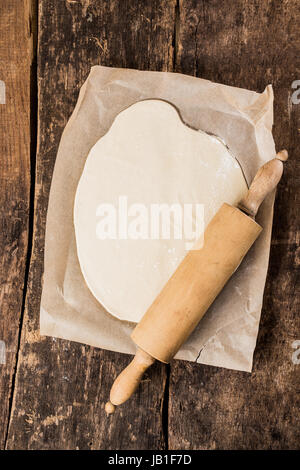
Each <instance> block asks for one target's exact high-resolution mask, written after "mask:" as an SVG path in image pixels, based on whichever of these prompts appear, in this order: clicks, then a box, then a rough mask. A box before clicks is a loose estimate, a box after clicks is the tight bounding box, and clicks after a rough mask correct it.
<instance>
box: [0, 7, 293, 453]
mask: <svg viewBox="0 0 300 470" xmlns="http://www.w3.org/2000/svg"><path fill="white" fill-rule="evenodd" d="M5 3H6V2H5ZM10 3H11V4H12V5H11V6H10V7H6V6H5V8H6V9H9V11H10V13H9V15H10V16H9V17H8V16H7V20H6V23H7V24H8V25H9V27H10V29H12V28H17V30H18V31H19V32H20V31H22V28H24V31H26V32H28V29H26V28H28V22H26V21H25V20H26V18H27V17H26V15H24V16H23V15H22V14H20V10H19V9H18V15H17V16H18V22H17V23H16V24H14V25H13V26H12V24H11V18H12V17H13V15H14V14H15V15H16V13H15V12H16V3H17V2H10ZM23 3H24V5H25V7H26V6H28V5H29V1H28V2H26V1H24V2H23ZM33 3H34V2H33ZM228 3H229V2H225V1H220V0H210V1H196V0H170V1H159V0H157V1H151V0H146V1H144V2H140V1H138V0H122V1H116V0H113V1H110V2H104V1H103V2H100V1H97V0H81V1H75V0H64V1H57V0H41V1H40V2H39V15H38V16H39V51H38V86H39V93H38V100H37V102H38V131H39V132H38V135H39V140H38V149H37V156H36V178H35V198H34V206H33V205H32V207H31V213H32V214H33V210H34V234H33V247H32V256H31V261H30V271H29V278H28V282H27V279H26V276H25V265H26V257H27V258H28V254H29V256H30V245H29V251H27V248H26V244H27V238H28V203H29V181H30V177H29V151H28V149H29V137H28V136H29V134H28V130H27V134H26V136H27V137H25V138H24V136H23V134H24V132H23V131H24V129H25V128H26V129H28V119H29V118H28V105H27V104H28V99H29V98H28V97H29V95H28V93H29V92H28V87H27V88H26V90H27V92H24V93H25V94H24V95H22V96H20V95H19V98H18V99H19V100H20V103H22V106H23V112H24V113H25V116H24V117H23V118H22V122H23V123H24V126H23V127H22V129H21V128H20V127H15V128H14V132H15V133H14V134H13V135H11V136H10V140H9V142H10V145H12V143H14V144H15V143H16V142H18V148H17V149H16V152H15V155H16V156H15V157H14V159H13V166H11V167H8V168H6V167H5V166H4V169H3V168H2V167H3V165H1V170H0V171H1V173H0V174H1V191H0V194H1V197H2V198H4V197H5V198H6V199H3V201H4V204H7V205H8V207H9V208H10V210H11V214H12V216H11V218H8V217H7V212H6V213H5V214H4V215H3V216H2V212H1V219H0V220H1V226H0V227H1V235H0V250H2V251H1V255H2V252H4V253H5V254H6V253H7V255H6V257H5V256H4V257H3V256H2V257H1V259H2V265H1V266H3V267H2V272H1V274H0V276H1V275H2V277H1V281H2V283H1V290H0V299H1V313H3V312H4V317H3V315H2V316H1V317H2V323H0V325H1V327H2V325H3V331H4V334H5V338H6V340H7V341H8V344H9V345H10V346H9V348H10V349H11V350H12V352H11V357H10V358H9V361H7V365H6V366H5V367H3V366H1V365H0V371H1V372H0V374H1V375H0V380H1V382H0V384H1V402H0V408H1V410H0V417H1V418H2V417H3V419H2V420H1V424H0V432H1V433H2V434H0V436H2V441H1V444H0V445H2V447H4V445H5V446H6V448H8V449H143V448H144V449H145V448H148V449H163V448H170V449H214V448H217V449H237V448H239V449H243V448H248V449H261V448H267V449H269V448H271V449H280V448H285V449H287V448H290V449H294V448H299V435H298V436H297V434H296V433H297V424H296V419H297V412H298V410H297V408H299V402H298V403H297V387H298V391H299V379H298V377H299V369H297V368H299V365H295V364H293V362H292V360H291V357H292V353H293V352H294V350H293V348H292V342H293V341H294V340H297V339H299V338H298V337H297V335H298V336H299V320H298V318H297V314H298V311H299V287H298V285H297V266H298V264H299V251H298V252H297V251H296V250H297V248H298V245H299V237H298V238H297V219H298V220H299V217H298V214H297V210H298V207H299V192H297V189H298V187H299V172H298V171H297V170H298V168H297V162H296V157H297V155H296V147H297V143H298V141H299V109H300V106H299V105H296V104H292V103H291V100H290V98H291V94H292V92H293V90H292V88H291V84H292V82H293V80H296V79H297V78H300V77H297V69H296V64H297V41H298V35H297V5H296V1H295V0H289V1H279V0H277V1H276V0H274V1H272V2H269V1H267V0H264V1H258V0H257V1H255V0H248V1H247V2H244V1H242V0H238V1H232V2H230V7H229V6H228ZM0 4H1V6H0V13H2V10H1V8H4V7H2V4H4V2H2V3H1V2H0ZM18 5H19V2H18ZM25 7H24V8H25ZM24 11H28V10H24ZM0 18H1V20H0V21H1V22H3V21H5V18H4V17H2V15H0ZM3 18H4V19H3ZM22 18H24V24H22ZM298 20H299V13H298ZM6 23H5V24H6ZM24 25H26V26H24ZM0 34H1V33H0ZM26 34H27V33H26ZM6 37H7V34H6ZM4 41H5V38H4V37H3V35H2V37H0V52H1V59H2V50H3V43H4ZM18 41H20V47H27V41H25V40H24V41H21V34H19V36H18ZM21 42H22V43H24V44H22V45H21ZM18 44H19V43H18ZM298 45H299V44H298ZM18 51H19V50H18ZM5 53H6V51H5ZM19 53H20V51H19ZM20 54H22V56H26V51H25V50H24V49H23V52H22V53H20ZM7 57H9V55H7ZM27 57H29V59H28V62H26V60H25V59H24V60H25V62H26V66H24V67H25V69H22V67H21V64H23V62H21V61H20V67H19V69H18V70H19V73H20V76H23V77H27V79H28V75H26V73H28V67H30V62H31V55H30V53H29V52H28V54H27ZM7 61H8V58H7ZM7 63H8V62H7ZM0 64H1V62H0ZM94 64H102V65H109V66H116V67H132V68H139V69H144V70H169V71H179V72H182V73H187V74H191V75H195V76H199V77H203V78H207V79H211V80H214V81H217V82H222V83H227V84H229V85H234V86H241V87H245V88H249V89H253V90H257V91H262V90H263V89H264V87H265V85H266V84H268V83H273V85H274V89H275V127H274V137H275V142H276V146H277V148H278V149H279V148H281V147H287V148H288V150H289V153H290V160H289V162H288V164H287V166H286V170H285V175H284V178H283V180H282V182H281V183H280V188H279V192H278V197H277V201H276V211H275V220H274V230H273V238H272V247H271V259H270V268H269V274H268V281H267V286H266V291H265V298H264V308H263V314H262V324H261V329H260V333H259V338H258V346H257V349H256V352H255V357H254V372H253V374H252V375H249V374H246V373H241V372H234V371H228V370H224V369H219V368H213V367H208V366H203V365H199V364H191V363H186V362H183V361H173V362H172V364H171V366H170V368H167V367H166V366H164V365H162V364H161V365H160V364H157V365H155V366H154V367H153V368H152V369H150V370H149V373H148V374H147V376H146V377H145V380H144V381H143V384H142V386H141V388H140V389H139V391H138V392H137V393H136V395H135V396H134V397H133V398H132V400H131V401H130V402H128V405H127V406H124V407H122V408H121V409H120V412H119V413H117V414H116V415H114V416H110V417H109V418H106V416H105V413H104V408H103V406H104V402H105V400H106V398H107V396H108V393H109V387H110V385H111V380H112V377H113V376H115V375H116V374H117V372H119V371H120V370H121V369H122V368H123V367H124V365H125V364H126V363H127V362H128V357H126V356H123V355H120V354H117V353H112V352H108V351H102V350H99V349H96V348H92V347H89V346H85V345H79V344H75V343H71V342H68V341H63V340H59V339H54V338H53V339H52V338H45V337H40V336H39V331H38V326H39V319H38V315H39V301H40V294H41V279H42V272H43V245H44V230H45V217H46V210H47V200H48V194H49V189H50V182H51V175H52V170H53V166H54V162H55V156H56V152H57V147H58V143H59V139H60V136H61V132H62V130H63V128H64V126H65V124H66V122H67V120H68V118H69V116H70V114H71V112H72V109H73V107H74V104H75V102H76V99H77V96H78V91H79V88H80V86H81V85H82V83H83V81H84V80H85V78H86V76H87V74H88V72H89V69H90V66H91V65H94ZM0 67H1V65H0ZM14 70H15V68H14ZM0 72H2V68H0ZM1 78H2V77H1V75H0V79H1ZM19 80H20V79H19ZM31 82H32V83H34V78H31ZM13 83H14V86H15V87H16V84H18V83H19V82H18V81H16V79H15V78H14V79H13ZM17 86H18V87H19V85H17ZM33 89H34V87H33ZM26 93H27V94H26ZM26 100H27V101H26ZM16 103H17V101H16V99H15V108H12V112H16V110H17V109H18V107H17V104H16ZM0 106H1V105H0ZM0 112H1V108H0ZM7 116H9V115H7ZM17 117H19V115H18V116H17ZM5 119H6V121H4V122H5V123H6V124H5V125H6V127H7V126H8V125H9V123H10V122H11V120H13V119H15V118H14V115H13V114H12V115H10V117H9V119H10V121H8V118H7V117H6V118H5ZM2 121H3V119H2V118H0V123H1V127H2ZM25 123H27V124H26V125H25ZM26 126H27V127H26ZM20 136H22V139H24V142H23V141H22V139H21V142H23V145H24V148H23V149H22V150H21V147H20V146H21V144H19V141H20ZM7 146H8V144H5V145H4V146H3V145H2V147H1V157H2V160H1V161H3V159H5V158H7V157H6V155H7V153H5V152H7V150H6V149H7ZM32 153H33V152H32ZM21 156H22V159H21ZM2 175H3V176H2ZM21 176H22V178H21ZM2 178H3V182H4V183H2ZM3 184H4V186H3ZM10 185H11V186H10ZM3 187H5V188H7V189H5V191H3V189H2V188H3ZM9 188H10V189H9ZM12 188H13V189H12ZM9 190H10V192H8V191H9ZM2 193H3V194H2ZM5 194H6V196H4V195H5ZM1 202H2V200H1ZM14 217H15V218H14ZM2 220H3V221H4V222H3V223H2ZM15 221H18V222H16V223H17V224H18V225H17V230H16V228H15V225H14V223H15ZM2 232H3V233H2ZM4 236H5V238H4V239H3V238H1V237H4ZM29 238H30V236H29ZM297 255H298V256H297ZM12 259H13V263H12V262H11V260H12ZM3 260H4V264H3ZM7 273H9V276H10V277H8V276H7ZM7 278H8V279H9V282H7ZM24 279H25V286H24ZM4 281H5V283H6V284H5V285H4V284H3V283H4ZM6 285H7V286H8V287H6ZM3 286H4V287H3ZM24 287H25V288H26V289H25V290H24ZM6 289H8V290H6ZM7 292H8V294H7ZM24 293H26V302H25V305H24V309H23V308H22V298H23V297H24ZM23 310H24V316H23V321H22V322H21V330H20V331H21V341H20V347H19V353H18V358H17V372H16V374H14V368H15V364H16V353H17V351H16V349H17V347H18V325H19V322H20V318H22V311H23ZM0 331H1V335H2V330H0ZM1 335H0V340H1ZM2 336H3V335H2ZM7 338H8V339H7ZM297 374H298V377H297ZM297 379H298V381H297ZM10 387H11V388H12V393H10V391H9V389H10ZM2 396H4V400H2ZM10 397H12V398H13V399H12V400H11V401H10ZM10 404H11V405H12V406H11V407H10ZM8 421H9V430H8V435H7V436H6V434H7V425H8ZM0 439H1V437H0ZM4 441H5V442H4Z"/></svg>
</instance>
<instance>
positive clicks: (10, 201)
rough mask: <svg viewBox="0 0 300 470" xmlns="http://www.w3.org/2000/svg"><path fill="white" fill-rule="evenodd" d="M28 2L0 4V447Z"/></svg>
mask: <svg viewBox="0 0 300 470" xmlns="http://www.w3.org/2000/svg"><path fill="white" fill-rule="evenodd" d="M31 25H32V20H31V4H30V1H22V2H20V1H19V0H11V1H10V2H0V80H1V84H0V89H1V96H0V135H1V137H0V158H1V165H0V306H1V314H0V341H1V345H0V349H1V354H0V356H1V359H0V448H1V449H2V448H4V445H5V438H6V433H7V427H8V419H9V410H10V404H11V403H10V401H11V394H12V387H13V380H14V374H15V367H16V357H17V350H18V343H19V328H20V322H21V312H22V304H23V288H24V279H25V269H26V257H27V245H28V223H29V198H30V68H31V63H32V30H31Z"/></svg>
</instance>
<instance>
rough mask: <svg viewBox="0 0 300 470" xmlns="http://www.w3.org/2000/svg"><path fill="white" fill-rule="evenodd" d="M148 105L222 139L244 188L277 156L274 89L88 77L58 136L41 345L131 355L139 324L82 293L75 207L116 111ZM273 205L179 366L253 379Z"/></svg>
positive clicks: (178, 79)
mask: <svg viewBox="0 0 300 470" xmlns="http://www.w3.org/2000/svg"><path fill="white" fill-rule="evenodd" d="M147 98H148V99H149V98H158V99H164V100H166V101H169V102H170V103H171V104H173V105H175V106H176V107H177V108H178V110H179V112H180V114H181V117H182V119H183V121H184V122H185V123H186V124H188V125H190V126H192V127H193V128H196V129H202V130H204V131H206V132H210V133H213V134H215V135H217V136H219V137H221V138H222V139H223V140H224V141H225V143H226V144H227V145H228V147H229V148H230V150H231V151H232V153H233V154H234V155H235V156H236V158H237V159H238V160H239V162H240V164H241V166H242V168H243V171H244V174H245V177H246V179H247V182H248V184H249V183H250V182H251V180H252V179H253V177H254V175H255V173H256V171H257V170H258V168H259V167H260V166H261V165H262V164H263V163H264V162H266V161H268V160H270V159H271V158H273V157H274V155H275V146H274V141H273V138H272V132H271V130H272V123H273V92H272V87H271V86H270V85H269V86H267V88H266V89H265V91H264V92H263V93H261V94H259V93H255V92H252V91H248V90H244V89H239V88H233V87H229V86H225V85H220V84H216V83H212V82H210V81H207V80H202V79H199V78H194V77H189V76H186V75H181V74H175V73H168V72H141V71H137V70H129V69H117V68H110V67H102V66H95V67H93V68H92V69H91V72H90V75H89V77H88V79H87V80H86V82H85V84H84V85H83V87H82V88H81V91H80V95H79V98H78V102H77V105H76V107H75V109H74V112H73V114H72V116H71V118H70V120H69V122H68V124H67V126H66V128H65V130H64V132H63V135H62V138H61V142H60V145H59V150H58V154H57V159H56V163H55V169H54V174H53V179H52V185H51V191H50V198H49V206H48V214H47V226H46V240H45V264H44V283H43V292H42V299H41V311H40V332H41V334H42V335H48V336H56V337H59V338H65V339H68V340H72V341H78V342H81V343H86V344H90V345H92V346H98V347H100V348H104V349H109V350H113V351H119V352H123V353H131V354H133V353H135V346H134V344H133V343H132V341H131V339H130V333H131V331H132V330H133V328H134V326H135V324H133V323H129V322H125V321H121V320H118V319H117V318H115V317H113V316H112V315H110V314H109V313H107V312H106V311H105V309H104V308H103V307H102V306H101V305H100V304H99V303H98V302H97V300H96V299H95V298H94V297H93V295H92V294H91V292H90V291H89V289H88V288H87V286H86V284H85V281H84V278H83V276H82V273H81V270H80V267H79V262H78V258H77V252H76V244H75V235H74V227H73V204H74V197H75V191H76V187H77V184H78V181H79V178H80V175H81V172H82V170H83V166H84V163H85V160H86V157H87V155H88V153H89V150H90V149H91V147H92V146H93V145H94V144H95V143H96V141H97V140H98V139H99V138H100V137H102V136H103V135H104V134H105V133H106V132H107V131H108V129H109V128H110V126H111V124H112V122H113V120H114V118H115V116H116V115H117V114H118V113H119V112H120V111H121V110H123V109H125V108H127V107H128V106H130V105H132V104H133V103H135V102H137V101H139V100H143V99H147ZM273 202H274V193H273V194H272V195H270V196H269V197H268V198H267V199H266V201H264V203H263V205H262V207H261V209H260V212H259V215H258V218H257V221H258V223H260V224H261V225H262V226H263V228H264V230H263V232H262V234H261V235H260V237H259V239H258V240H257V242H256V243H255V245H254V246H253V248H252V249H251V250H250V252H249V253H248V255H247V256H246V258H245V259H244V261H243V262H242V264H241V266H240V267H239V269H238V270H237V271H236V272H235V274H234V275H233V277H232V278H231V280H230V281H229V282H228V284H227V285H226V286H225V288H224V290H223V291H222V293H221V294H220V295H219V297H218V298H217V299H216V301H215V302H214V303H213V305H212V306H211V308H210V309H209V311H208V312H207V313H206V315H205V317H204V318H203V319H202V320H201V322H200V323H199V325H198V327H197V329H196V330H195V331H194V333H193V334H192V336H191V337H190V338H189V339H188V341H187V342H186V343H185V344H184V345H183V347H182V348H181V350H180V351H179V352H178V354H177V355H176V358H178V359H186V360H189V361H197V362H200V363H204V364H210V365H214V366H220V367H226V368H231V369H238V370H243V371H249V372H250V371H251V369H252V358H253V352H254V348H255V344H256V338H257V332H258V327H259V319H260V313H261V306H262V298H263V291H264V284H265V279H266V273H267V266H268V258H269V247H270V236H271V227H272V217H273Z"/></svg>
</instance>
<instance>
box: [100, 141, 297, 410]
mask: <svg viewBox="0 0 300 470" xmlns="http://www.w3.org/2000/svg"><path fill="white" fill-rule="evenodd" d="M287 158H288V154H287V151H286V150H282V151H281V152H279V153H278V154H277V155H276V158H274V159H273V160H271V161H269V162H267V163H266V164H265V165H263V166H262V167H261V168H260V170H259V171H258V173H257V174H256V176H255V178H254V180H253V182H252V184H251V186H250V189H249V191H248V193H247V195H246V197H245V198H244V199H242V200H241V202H240V203H239V204H238V208H236V207H233V206H230V205H229V204H223V205H222V207H221V208H220V210H219V211H218V212H217V214H216V215H215V216H214V217H213V219H212V220H211V222H210V223H209V224H208V226H207V228H206V230H205V234H204V245H203V247H202V248H201V249H198V250H197V249H193V250H191V251H189V252H188V254H187V255H186V256H185V258H184V259H183V261H182V262H181V264H180V265H179V266H178V268H177V269H176V271H175V272H174V274H173V275H172V277H171V278H170V279H169V281H168V282H167V284H166V285H165V287H164V288H163V290H162V291H161V292H160V294H159V295H158V297H157V298H156V299H155V301H154V302H153V304H152V305H151V306H150V308H149V309H148V310H147V312H146V313H145V315H144V316H143V318H142V320H141V321H140V323H138V325H137V326H136V328H135V329H134V330H133V333H132V335H131V338H132V340H133V341H134V343H135V344H136V345H137V347H138V349H137V352H136V355H135V357H134V359H133V360H132V362H131V363H130V364H129V365H128V366H127V367H126V369H124V370H123V372H121V374H120V375H119V376H118V377H117V378H116V380H115V382H114V384H113V386H112V389H111V392H110V401H109V402H107V403H106V405H105V410H106V412H107V413H113V412H114V411H115V406H116V405H121V404H122V403H124V402H125V401H126V400H127V399H128V398H129V397H130V396H131V395H132V393H133V392H134V391H135V390H136V388H137V387H138V385H139V383H140V380H141V378H142V376H143V374H144V372H145V370H146V369H147V368H148V367H149V366H151V364H153V362H154V361H155V360H156V359H157V360H158V361H161V362H165V363H168V362H170V360H171V359H172V358H173V357H174V355H175V354H176V353H177V351H178V350H179V348H180V347H181V345H182V344H183V343H184V342H185V341H186V339H187V338H188V336H189V335H190V334H191V333H192V331H193V330H194V328H195V327H196V326H197V324H198V323H199V321H200V320H201V318H202V317H203V315H204V314H205V312H206V311H207V309H208V308H209V307H210V305H211V304H212V303H213V301H214V300H215V298H216V297H217V295H218V294H219V293H220V291H221V290H222V288H223V287H224V285H225V284H226V282H227V281H228V279H229V278H230V277H231V275H232V274H233V273H234V271H235V270H236V269H237V267H238V266H239V264H240V263H241V261H242V259H243V258H244V256H245V255H246V253H247V252H248V250H249V248H250V247H251V246H252V244H253V243H254V241H255V240H256V238H257V237H258V235H259V234H260V232H261V230H262V227H261V226H260V225H258V224H257V223H256V222H255V221H254V217H255V215H256V213H257V210H258V208H259V206H260V204H261V203H262V201H263V200H264V199H265V197H266V196H267V194H269V193H270V192H271V191H272V190H273V189H274V188H275V187H276V186H277V184H278V182H279V180H280V178H281V175H282V171H283V164H282V162H283V161H285V160H286V159H287Z"/></svg>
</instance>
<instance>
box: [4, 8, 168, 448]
mask: <svg viewBox="0 0 300 470" xmlns="http://www.w3.org/2000/svg"><path fill="white" fill-rule="evenodd" d="M174 11H175V6H174V2H172V1H170V2H167V3H165V4H164V8H162V6H161V2H159V1H150V0H147V1H145V2H139V1H129V2H118V1H111V2H99V1H96V0H95V1H89V2H87V1H85V2H83V1H82V2H79V1H78V2H76V1H64V2H61V1H60V2H57V1H50V0H42V1H41V2H40V9H39V64H38V85H39V96H38V103H39V105H38V121H39V142H38V153H37V166H36V192H35V221H34V245H33V255H32V260H31V266H30V275H29V281H28V295H27V299H26V309H25V314H24V326H23V329H22V338H21V347H20V353H19V361H18V370H17V378H16V387H15V393H14V400H13V408H12V415H11V421H10V428H9V436H8V442H7V448H8V449H100V448H101V449H143V448H145V449H161V448H164V447H165V445H166V443H165V436H164V435H163V433H164V429H163V426H162V406H163V401H164V390H165V382H166V368H165V366H163V365H161V364H157V365H156V366H155V367H153V368H152V370H151V371H149V373H148V375H147V376H146V377H145V379H144V381H143V383H142V386H141V387H140V389H139V391H138V393H137V394H136V395H135V396H134V397H133V398H132V400H131V402H130V403H128V404H127V405H126V406H124V407H122V408H121V409H120V411H119V412H118V413H116V415H115V416H110V417H109V418H107V417H106V414H105V412H104V404H105V402H106V400H107V398H108V396H109V389H110V386H111V384H112V379H113V377H115V376H116V375H117V373H119V372H121V370H122V369H123V368H124V366H125V365H126V364H127V363H128V362H129V356H124V355H121V354H117V353H112V352H107V351H103V350H98V349H95V348H92V347H89V346H84V345H80V344H76V343H70V342H68V341H63V340H56V339H52V338H45V337H44V338H41V337H40V336H39V302H40V294H41V279H42V272H43V247H44V229H45V218H46V210H47V201H48V194H49V189H50V181H51V175H52V170H53V166H54V162H55V157H56V152H57V147H58V144H59V139H60V136H61V133H62V130H63V128H64V126H65V124H66V122H67V119H68V118H69V116H70V114H71V112H72V110H73V107H74V105H75V102H76V99H77V96H78V91H79V88H80V86H81V85H82V83H83V81H84V80H85V79H86V77H87V75H88V73H89V70H90V67H91V66H92V65H94V64H102V65H114V66H119V67H134V68H140V69H156V70H167V69H168V68H169V67H171V66H172V60H173V55H172V40H173V28H174ZM144 409H147V410H148V412H147V413H144Z"/></svg>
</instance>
